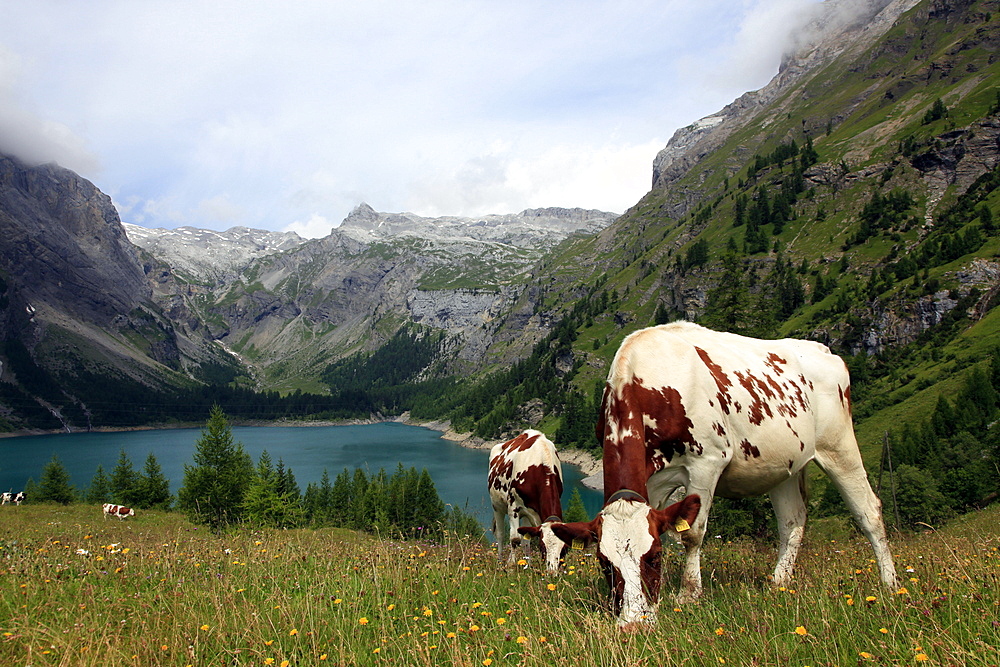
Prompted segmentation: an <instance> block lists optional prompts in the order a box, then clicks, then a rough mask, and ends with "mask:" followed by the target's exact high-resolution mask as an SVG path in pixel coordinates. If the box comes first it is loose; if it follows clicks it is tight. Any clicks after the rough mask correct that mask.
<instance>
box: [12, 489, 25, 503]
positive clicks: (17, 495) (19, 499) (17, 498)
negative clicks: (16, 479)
mask: <svg viewBox="0 0 1000 667" xmlns="http://www.w3.org/2000/svg"><path fill="white" fill-rule="evenodd" d="M23 502H24V491H18V492H17V493H15V494H14V504H15V505H20V504H21V503H23Z"/></svg>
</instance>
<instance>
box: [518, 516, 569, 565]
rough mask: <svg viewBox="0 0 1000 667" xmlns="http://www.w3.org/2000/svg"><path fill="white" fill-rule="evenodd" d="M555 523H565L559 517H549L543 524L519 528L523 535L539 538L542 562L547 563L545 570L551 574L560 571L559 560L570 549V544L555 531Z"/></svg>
mask: <svg viewBox="0 0 1000 667" xmlns="http://www.w3.org/2000/svg"><path fill="white" fill-rule="evenodd" d="M555 524H558V525H564V524H562V523H561V522H560V520H559V519H558V517H549V518H548V519H546V520H545V521H544V522H543V523H542V525H541V526H537V527H536V526H521V527H520V528H518V529H517V532H519V533H520V534H521V535H524V536H526V537H532V538H537V539H538V545H539V549H540V550H541V552H542V562H544V563H545V571H546V572H548V573H549V574H555V573H556V572H558V571H559V561H560V560H562V559H563V558H564V557H565V556H566V550H567V549H569V545H568V544H567V543H566V542H564V541H563V540H561V539H560V538H559V537H558V536H557V535H556V534H555V533H554V532H553V530H552V526H553V525H555Z"/></svg>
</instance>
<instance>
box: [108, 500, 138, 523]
mask: <svg viewBox="0 0 1000 667" xmlns="http://www.w3.org/2000/svg"><path fill="white" fill-rule="evenodd" d="M109 516H116V517H118V520H119V521H124V520H125V518H126V517H130V516H135V510H134V509H132V508H131V507H125V506H124V505H115V504H112V503H104V518H105V519H107V518H108V517H109Z"/></svg>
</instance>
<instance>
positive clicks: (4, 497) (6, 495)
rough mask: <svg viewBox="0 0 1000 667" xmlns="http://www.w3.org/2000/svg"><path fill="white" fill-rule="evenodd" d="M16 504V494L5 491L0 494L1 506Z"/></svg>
mask: <svg viewBox="0 0 1000 667" xmlns="http://www.w3.org/2000/svg"><path fill="white" fill-rule="evenodd" d="M10 502H14V494H13V493H11V492H10V491H4V492H3V493H0V505H6V504H7V503H10Z"/></svg>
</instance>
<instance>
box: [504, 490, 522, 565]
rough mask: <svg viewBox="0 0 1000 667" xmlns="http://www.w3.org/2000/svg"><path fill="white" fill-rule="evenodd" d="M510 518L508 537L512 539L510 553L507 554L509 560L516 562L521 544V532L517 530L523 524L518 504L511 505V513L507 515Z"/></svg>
mask: <svg viewBox="0 0 1000 667" xmlns="http://www.w3.org/2000/svg"><path fill="white" fill-rule="evenodd" d="M507 518H508V519H509V520H510V527H509V528H510V532H509V535H508V539H510V553H509V554H508V555H507V560H508V561H510V562H512V563H513V562H514V561H515V560H516V559H517V552H518V551H519V548H520V546H521V534H520V533H519V532H517V529H518V527H519V526H520V525H521V512H520V511H519V510H518V508H517V506H516V505H513V504H512V505H511V506H510V513H509V514H508V515H507Z"/></svg>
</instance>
